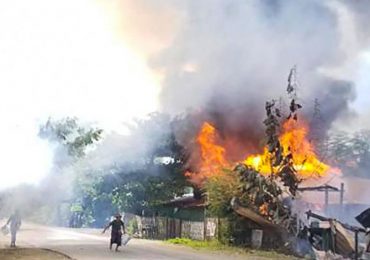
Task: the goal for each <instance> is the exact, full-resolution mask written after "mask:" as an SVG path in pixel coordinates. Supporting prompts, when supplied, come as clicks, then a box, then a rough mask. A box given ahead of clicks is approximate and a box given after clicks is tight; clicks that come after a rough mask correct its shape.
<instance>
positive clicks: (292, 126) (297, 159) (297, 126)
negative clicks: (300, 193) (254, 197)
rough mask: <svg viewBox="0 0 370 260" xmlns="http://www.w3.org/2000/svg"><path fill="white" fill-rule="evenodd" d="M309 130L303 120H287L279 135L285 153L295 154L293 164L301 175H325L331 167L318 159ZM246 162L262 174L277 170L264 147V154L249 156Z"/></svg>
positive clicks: (305, 176)
mask: <svg viewBox="0 0 370 260" xmlns="http://www.w3.org/2000/svg"><path fill="white" fill-rule="evenodd" d="M308 130H309V128H308V125H307V124H305V123H304V122H303V121H299V122H297V121H295V120H293V119H291V120H287V121H286V122H285V123H284V124H283V132H282V134H281V136H280V137H279V141H280V144H281V146H282V147H283V155H284V156H286V155H287V154H288V153H291V154H292V155H293V166H294V169H295V170H296V171H297V173H298V175H299V176H300V177H302V178H307V177H312V176H324V175H325V174H326V173H327V172H328V170H329V169H330V167H329V166H328V165H326V164H325V163H323V162H321V161H320V160H319V159H318V157H317V155H316V153H315V149H314V146H313V144H312V143H311V142H309V140H308V139H307V134H308ZM245 163H246V164H247V165H250V166H252V167H253V168H255V169H256V170H258V171H259V172H261V173H262V174H271V172H274V171H275V170H277V169H274V167H272V166H271V160H270V153H269V152H268V150H267V148H264V152H263V153H262V154H259V155H250V156H248V157H247V159H246V160H245Z"/></svg>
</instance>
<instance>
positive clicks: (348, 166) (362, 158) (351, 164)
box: [325, 131, 370, 178]
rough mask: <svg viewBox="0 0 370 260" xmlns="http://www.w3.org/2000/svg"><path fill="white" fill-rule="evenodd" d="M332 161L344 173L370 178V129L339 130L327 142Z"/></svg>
mask: <svg viewBox="0 0 370 260" xmlns="http://www.w3.org/2000/svg"><path fill="white" fill-rule="evenodd" d="M325 149H326V150H327V153H328V157H329V159H330V161H331V163H332V164H333V165H335V166H337V167H339V168H340V169H341V170H342V172H343V174H344V175H350V176H358V177H364V178H370V174H369V173H368V169H369V167H370V131H359V132H356V133H353V134H350V133H346V132H338V133H335V134H333V135H332V136H331V137H330V138H329V141H328V142H327V144H326V147H325Z"/></svg>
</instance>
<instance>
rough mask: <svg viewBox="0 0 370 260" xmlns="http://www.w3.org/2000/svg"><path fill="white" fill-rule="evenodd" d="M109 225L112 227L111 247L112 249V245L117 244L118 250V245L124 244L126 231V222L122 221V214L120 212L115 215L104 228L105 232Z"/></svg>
mask: <svg viewBox="0 0 370 260" xmlns="http://www.w3.org/2000/svg"><path fill="white" fill-rule="evenodd" d="M109 227H111V237H110V244H109V249H110V250H112V245H113V244H116V251H118V247H120V246H121V245H122V234H125V233H126V231H125V224H124V223H123V221H122V216H121V215H120V214H117V215H116V216H115V219H114V220H113V221H111V222H110V223H109V224H108V225H107V226H106V227H105V228H104V230H103V234H104V233H105V231H106V230H107V229H108V228H109Z"/></svg>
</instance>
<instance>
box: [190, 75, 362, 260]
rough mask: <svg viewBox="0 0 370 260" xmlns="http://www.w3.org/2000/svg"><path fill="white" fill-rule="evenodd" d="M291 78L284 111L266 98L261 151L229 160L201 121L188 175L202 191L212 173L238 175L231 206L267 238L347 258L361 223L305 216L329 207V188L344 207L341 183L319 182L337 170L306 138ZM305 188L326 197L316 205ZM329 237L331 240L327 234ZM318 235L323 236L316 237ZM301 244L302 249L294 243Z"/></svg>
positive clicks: (306, 129) (354, 246)
mask: <svg viewBox="0 0 370 260" xmlns="http://www.w3.org/2000/svg"><path fill="white" fill-rule="evenodd" d="M293 77H294V69H293V70H292V71H291V73H290V75H289V78H288V88H287V93H288V96H289V105H288V109H287V111H288V113H287V114H284V113H283V110H284V109H283V108H282V107H281V104H279V102H278V101H276V100H272V101H268V102H266V105H265V113H266V114H265V116H266V117H265V120H264V121H263V123H264V126H265V146H264V148H263V150H262V152H260V153H255V152H248V151H245V154H246V155H245V157H244V158H245V159H243V160H239V161H232V160H229V159H228V157H227V155H228V149H227V147H226V146H224V145H223V144H222V139H223V136H220V135H219V133H218V130H217V129H216V127H215V126H214V125H213V124H212V123H211V122H204V123H203V124H202V127H201V128H200V131H199V134H198V136H197V138H196V141H197V144H198V145H199V151H200V152H199V153H200V160H199V162H198V164H197V165H198V166H197V167H196V169H197V170H195V171H192V172H187V173H186V175H187V176H188V178H189V180H190V181H191V182H192V183H193V184H194V185H195V186H197V187H199V188H201V189H202V188H203V189H205V190H206V189H207V182H209V181H210V180H212V179H214V178H216V179H217V178H221V179H222V181H223V182H230V183H231V182H233V181H235V178H236V182H237V185H236V186H234V188H235V187H236V189H237V191H235V192H234V193H233V194H234V196H233V197H232V198H231V199H230V201H229V203H230V208H231V209H232V210H233V212H234V213H236V214H237V215H239V216H240V217H242V218H245V219H247V220H248V221H251V222H253V223H255V224H257V227H259V229H261V230H263V231H265V232H266V233H268V234H269V235H268V236H269V237H271V236H274V237H280V238H282V239H280V240H279V241H282V243H281V244H280V246H285V247H286V246H287V245H288V246H290V249H293V250H296V251H299V252H298V253H300V254H305V253H309V252H311V253H312V254H313V251H317V250H323V251H332V252H333V253H334V254H340V255H342V256H345V257H357V256H358V255H359V253H358V243H357V242H358V240H357V238H358V237H357V234H358V233H359V232H362V231H363V230H364V229H363V228H357V227H355V226H350V225H347V224H344V223H342V222H340V221H336V220H335V219H334V218H325V217H323V218H320V217H318V220H319V221H323V222H325V223H327V224H321V227H319V226H320V225H319V226H315V224H310V222H309V220H308V218H307V216H310V217H317V216H320V215H312V214H308V215H307V211H308V210H310V209H312V210H319V212H321V213H322V214H324V213H325V210H328V209H329V205H328V204H329V193H331V192H337V193H338V194H339V197H340V202H339V205H340V206H343V194H344V186H343V184H341V185H340V187H334V186H331V185H329V184H327V183H325V184H323V185H322V180H325V179H328V177H329V176H339V175H340V170H339V169H336V168H334V167H331V166H330V165H329V164H328V163H326V162H324V161H323V160H321V159H320V158H319V155H318V153H317V151H316V149H315V144H314V142H312V140H310V137H309V136H310V127H312V125H311V126H310V124H309V123H308V121H307V120H306V119H305V118H304V117H302V116H300V115H298V112H299V111H300V110H301V109H302V105H301V104H300V102H299V101H298V100H299V99H298V98H297V95H296V92H295V84H294V82H293ZM230 169H231V170H230ZM204 187H206V188H204ZM309 191H316V192H317V191H321V192H323V193H324V194H325V199H322V200H321V204H320V205H314V204H312V203H311V202H310V201H307V200H305V196H302V194H303V193H307V192H309ZM206 192H207V191H206ZM322 202H324V203H322ZM210 203H211V204H212V201H211V202H210ZM316 219H317V218H316ZM315 223H316V222H315ZM325 225H326V226H325ZM324 226H325V227H324ZM318 230H320V231H318ZM325 230H326V231H325ZM347 231H348V232H349V233H348V232H347ZM310 232H311V233H310ZM325 232H327V233H325ZM351 232H352V233H353V234H352V235H351V234H350V233H351ZM329 234H330V235H329ZM335 234H336V235H335ZM354 234H355V235H356V236H354ZM331 236H334V237H335V239H334V238H333V239H329V237H331ZM319 237H320V239H321V240H320V242H317V239H318V238H319ZM325 237H326V238H325ZM315 239H316V241H315ZM355 240H356V241H357V242H356V243H355ZM302 241H303V242H302ZM328 241H330V243H331V245H330V246H329V245H328V243H329V242H328ZM302 243H304V244H305V246H304V249H302V246H298V244H302ZM324 244H325V245H324ZM270 245H271V244H270Z"/></svg>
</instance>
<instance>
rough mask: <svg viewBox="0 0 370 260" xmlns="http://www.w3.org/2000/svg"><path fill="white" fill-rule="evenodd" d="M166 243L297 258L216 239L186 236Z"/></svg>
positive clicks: (262, 255)
mask: <svg viewBox="0 0 370 260" xmlns="http://www.w3.org/2000/svg"><path fill="white" fill-rule="evenodd" d="M166 242H167V243H170V244H174V245H183V246H189V247H191V248H194V249H198V250H201V249H205V250H211V251H225V252H229V253H232V254H243V255H246V256H257V257H261V258H267V259H288V260H289V259H298V258H296V257H294V256H289V255H284V254H281V253H278V252H276V251H273V250H256V249H250V248H241V247H234V246H228V245H224V244H222V243H220V242H219V241H217V240H205V241H198V240H192V239H188V238H173V239H168V240H166Z"/></svg>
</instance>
